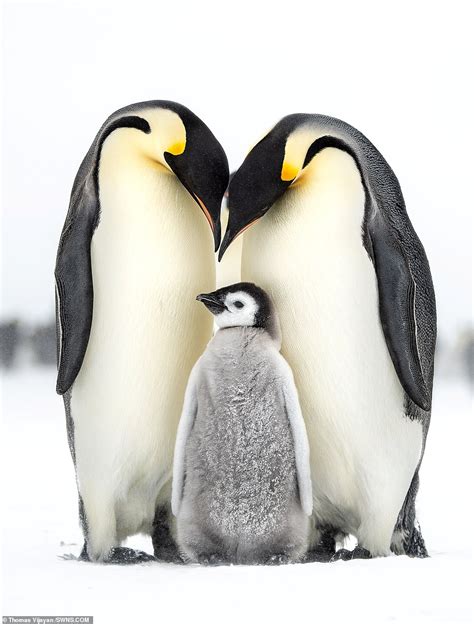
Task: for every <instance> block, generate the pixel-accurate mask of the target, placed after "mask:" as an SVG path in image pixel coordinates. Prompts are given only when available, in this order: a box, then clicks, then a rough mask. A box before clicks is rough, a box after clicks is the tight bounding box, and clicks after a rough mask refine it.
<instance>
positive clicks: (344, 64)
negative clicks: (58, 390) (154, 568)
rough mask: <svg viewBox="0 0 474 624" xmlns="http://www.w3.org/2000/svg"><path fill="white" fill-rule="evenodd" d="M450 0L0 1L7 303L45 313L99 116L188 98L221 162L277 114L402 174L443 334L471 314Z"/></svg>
mask: <svg viewBox="0 0 474 624" xmlns="http://www.w3.org/2000/svg"><path fill="white" fill-rule="evenodd" d="M468 7H469V3H468V2H458V1H456V0H453V1H452V2H449V3H447V2H444V3H438V2H414V1H413V2H409V3H408V2H399V1H398V2H393V3H386V2H360V1H354V2H340V1H337V0H326V1H325V2H320V1H312V2H298V1H293V2H288V1H287V2H276V1H275V2H257V1H256V0H255V1H254V2H245V1H238V2H235V1H234V2H225V1H224V0H223V1H222V2H215V3H212V2H208V1H206V0H196V1H194V2H188V1H186V0H181V1H179V2H178V1H174V0H166V1H164V0H156V1H154V2H148V3H145V2H139V1H136V0H135V1H132V0H131V1H130V2H127V3H120V2H114V3H110V4H108V5H107V4H103V3H101V2H90V3H85V2H73V3H68V2H35V3H28V4H27V3H23V2H12V3H7V4H6V5H5V11H4V51H5V71H4V152H3V155H4V158H3V162H4V198H3V199H4V218H3V241H2V242H3V246H4V271H3V272H4V279H3V288H4V302H3V316H9V315H11V314H19V315H21V316H22V317H35V318H38V319H41V320H42V319H46V318H47V317H49V316H51V315H52V313H53V284H52V274H53V267H54V258H55V252H56V245H57V240H58V237H59V233H60V230H61V227H62V222H63V220H64V216H65V213H66V209H67V205H68V197H69V192H70V188H71V185H72V181H73V178H74V175H75V173H76V171H77V168H78V165H79V163H80V161H81V160H82V157H83V156H84V154H85V152H86V151H87V149H88V147H89V145H90V143H91V142H92V139H93V138H94V136H95V134H96V132H97V130H98V128H99V127H100V125H101V123H102V122H103V121H104V119H105V118H106V117H107V116H108V115H109V114H110V113H111V112H113V111H114V110H116V109H117V108H119V107H121V106H124V105H126V104H129V103H131V102H136V101H142V100H147V99H172V100H177V101H179V102H181V103H183V104H185V105H187V106H188V107H189V108H191V109H192V110H194V112H196V113H197V114H198V115H199V116H200V117H201V118H202V119H203V120H204V121H205V122H206V123H207V124H208V125H209V126H210V128H211V129H212V130H213V132H214V133H215V134H216V136H217V137H218V139H219V140H220V141H221V143H222V145H223V146H224V149H225V150H226V152H227V154H228V157H229V160H230V164H231V168H236V167H238V166H239V164H240V163H241V162H242V160H243V158H244V157H245V154H246V153H247V150H248V148H249V147H250V146H251V145H253V144H254V143H255V142H256V140H257V139H258V138H260V137H261V136H262V135H263V134H264V133H265V132H266V131H267V130H268V129H269V128H270V127H271V126H272V125H273V124H274V123H275V122H276V121H278V119H279V118H280V117H282V116H284V115H287V114H289V113H295V112H308V113H324V114H329V115H332V116H335V117H339V118H342V119H343V120H345V121H347V122H349V123H350V124H352V125H354V126H356V127H357V128H358V129H360V130H361V131H362V132H363V133H364V134H366V135H367V136H368V138H369V139H370V140H371V141H372V142H373V143H374V144H375V145H376V146H377V147H378V148H379V149H380V151H381V152H382V153H383V154H384V156H385V157H386V159H387V160H388V162H389V163H390V164H391V166H392V168H393V169H394V171H395V172H396V174H397V175H398V177H399V180H400V182H401V185H402V189H403V191H404V195H405V199H406V203H407V207H408V211H409V214H410V217H411V218H412V221H413V223H414V225H415V228H416V230H417V231H418V234H419V236H420V238H421V240H422V242H423V243H424V245H425V247H426V250H427V253H428V257H429V259H430V262H431V266H432V272H433V278H434V282H435V286H436V290H437V298H438V310H439V325H440V331H441V334H447V333H451V332H453V331H454V330H457V329H459V328H461V327H462V326H465V325H467V324H468V323H469V319H470V318H471V304H470V298H471V286H470V283H471V272H472V269H471V263H472V259H471V242H472V238H471V237H472V233H471V229H472V218H471V214H472V209H473V200H472V197H473V194H472V188H471V187H472V178H473V171H472V169H473V158H472V144H473V139H474V136H473V132H472V123H471V120H472V110H473V108H474V107H473V105H474V101H473V100H472V99H471V98H470V91H469V86H470V84H471V83H472V47H471V49H469V48H468V42H469V41H470V40H471V39H472V32H471V29H470V28H469V21H470V20H469V12H468Z"/></svg>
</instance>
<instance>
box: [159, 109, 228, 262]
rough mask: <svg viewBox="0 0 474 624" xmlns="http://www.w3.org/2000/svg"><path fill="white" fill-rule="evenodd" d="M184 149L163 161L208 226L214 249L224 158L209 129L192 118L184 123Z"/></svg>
mask: <svg viewBox="0 0 474 624" xmlns="http://www.w3.org/2000/svg"><path fill="white" fill-rule="evenodd" d="M185 126H186V148H185V150H184V151H183V152H182V153H180V154H178V155H173V154H171V153H170V152H165V154H164V158H165V160H166V162H167V164H168V165H169V167H170V168H171V170H172V171H173V172H174V173H175V175H176V176H177V177H178V179H179V181H180V182H181V184H182V185H183V186H184V188H185V189H186V190H187V191H188V193H189V194H190V195H191V196H192V198H193V199H194V201H195V202H196V203H197V205H198V206H199V208H200V209H201V210H202V212H203V213H204V216H205V217H206V219H207V222H208V223H209V226H210V228H211V230H212V235H213V237H214V250H215V251H217V250H218V249H219V245H220V242H221V218H220V217H221V204H222V198H223V197H224V193H225V191H226V189H227V186H228V183H229V164H228V162H227V156H226V155H225V152H224V150H223V148H222V146H221V144H220V143H219V142H218V141H217V139H216V138H215V136H214V135H213V134H212V133H211V131H210V130H209V128H208V127H207V126H206V125H205V124H203V123H202V121H200V120H198V119H197V118H195V117H194V116H193V117H191V116H188V118H187V120H185Z"/></svg>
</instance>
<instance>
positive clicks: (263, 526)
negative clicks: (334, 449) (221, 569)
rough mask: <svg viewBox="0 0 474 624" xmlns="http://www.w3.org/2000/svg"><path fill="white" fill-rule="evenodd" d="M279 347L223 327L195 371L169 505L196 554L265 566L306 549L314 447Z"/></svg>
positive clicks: (187, 551) (184, 545)
mask: <svg viewBox="0 0 474 624" xmlns="http://www.w3.org/2000/svg"><path fill="white" fill-rule="evenodd" d="M270 322H272V321H270ZM278 349H279V343H278V342H277V341H275V339H274V338H272V336H271V335H270V334H269V333H268V332H267V331H266V330H265V329H262V328H257V327H230V328H226V329H222V330H219V331H218V332H217V333H216V335H215V336H214V338H213V340H212V341H211V342H210V343H209V345H208V348H207V350H206V351H205V353H204V354H203V356H202V357H201V359H200V360H199V361H198V363H197V364H196V366H195V368H194V370H193V372H192V374H191V376H190V380H189V383H188V390H187V393H186V399H185V407H184V410H183V416H182V421H181V422H180V428H179V431H178V439H177V445H176V453H175V466H174V476H173V498H172V503H173V511H174V513H175V514H177V516H178V520H177V535H178V544H179V546H180V548H181V549H182V551H183V554H184V555H185V556H186V557H187V558H188V559H189V560H191V561H214V560H216V559H217V560H218V561H225V562H233V563H268V562H271V561H272V558H275V557H278V558H279V560H283V561H292V560H298V559H299V558H300V557H301V556H302V555H303V554H304V553H305V552H306V549H307V543H308V532H309V517H308V515H309V514H310V513H311V504H312V502H311V480H310V472H309V451H308V448H309V447H308V442H307V438H306V430H305V427H304V422H303V419H302V416H301V412H299V405H298V404H297V405H296V407H295V405H294V401H295V400H296V402H297V400H298V399H297V394H296V389H295V388H294V382H293V378H292V373H291V370H290V369H289V366H288V364H287V363H286V362H285V360H284V359H283V357H282V356H281V355H280V353H279V352H278ZM295 412H297V413H298V414H299V420H298V416H297V417H296V425H295ZM186 419H187V424H186ZM181 462H182V465H180V463H181ZM298 462H299V466H297V463H298Z"/></svg>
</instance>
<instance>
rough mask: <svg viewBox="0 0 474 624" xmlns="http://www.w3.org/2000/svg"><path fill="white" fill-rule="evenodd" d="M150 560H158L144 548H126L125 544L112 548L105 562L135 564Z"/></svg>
mask: <svg viewBox="0 0 474 624" xmlns="http://www.w3.org/2000/svg"><path fill="white" fill-rule="evenodd" d="M149 561H156V558H155V557H154V556H153V555H149V554H148V553H146V552H144V551H143V550H134V549H133V548H126V547H125V546H116V547H115V548H112V549H111V551H110V555H109V557H108V559H107V561H105V563H107V564H115V565H135V564H137V563H148V562H149Z"/></svg>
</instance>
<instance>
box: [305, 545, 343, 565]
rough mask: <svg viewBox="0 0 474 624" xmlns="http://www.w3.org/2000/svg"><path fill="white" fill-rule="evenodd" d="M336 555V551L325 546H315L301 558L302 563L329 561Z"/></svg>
mask: <svg viewBox="0 0 474 624" xmlns="http://www.w3.org/2000/svg"><path fill="white" fill-rule="evenodd" d="M334 555H335V551H329V550H325V549H323V548H317V547H316V548H313V549H312V550H308V552H307V553H306V554H305V555H304V557H303V558H302V559H301V561H300V563H329V562H330V561H332V558H333V557H334Z"/></svg>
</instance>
